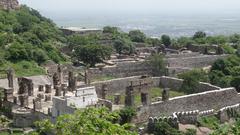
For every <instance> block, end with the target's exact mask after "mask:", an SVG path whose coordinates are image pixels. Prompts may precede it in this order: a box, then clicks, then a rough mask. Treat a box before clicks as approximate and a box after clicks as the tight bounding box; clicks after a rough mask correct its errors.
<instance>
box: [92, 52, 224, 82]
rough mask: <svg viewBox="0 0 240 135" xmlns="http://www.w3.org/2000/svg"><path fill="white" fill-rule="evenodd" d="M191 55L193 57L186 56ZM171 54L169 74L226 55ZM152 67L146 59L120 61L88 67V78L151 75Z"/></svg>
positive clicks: (210, 61) (204, 63) (211, 62)
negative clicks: (106, 65)
mask: <svg viewBox="0 0 240 135" xmlns="http://www.w3.org/2000/svg"><path fill="white" fill-rule="evenodd" d="M188 55H192V56H194V57H188ZM184 56H185V54H181V55H179V57H177V56H175V55H173V56H168V57H169V58H167V63H168V67H169V68H170V69H169V74H176V73H182V72H185V71H188V70H189V69H191V68H199V67H206V66H210V65H212V64H213V63H214V62H215V61H216V60H217V59H220V58H226V57H227V56H228V55H200V56H197V54H196V53H194V54H186V57H184ZM152 69H153V67H152V66H151V65H150V64H149V63H148V62H146V61H138V62H122V63H118V64H116V65H115V66H108V67H103V68H91V69H89V78H90V79H93V78H95V77H99V76H112V77H117V78H121V77H129V76H139V75H152V74H153V73H152Z"/></svg>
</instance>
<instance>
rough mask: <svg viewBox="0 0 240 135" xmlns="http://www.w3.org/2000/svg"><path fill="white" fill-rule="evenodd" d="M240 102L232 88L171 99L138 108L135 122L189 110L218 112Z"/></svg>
mask: <svg viewBox="0 0 240 135" xmlns="http://www.w3.org/2000/svg"><path fill="white" fill-rule="evenodd" d="M239 102H240V96H239V95H238V93H237V91H236V90H235V89H234V88H225V89H221V90H215V91H208V92H203V93H198V94H192V95H187V96H181V97H176V98H172V99H170V100H168V101H165V102H162V101H160V102H156V103H152V104H151V105H150V106H146V107H145V106H144V107H141V108H139V110H140V111H139V113H138V119H137V122H143V121H146V120H147V119H146V118H147V116H146V115H148V117H154V116H161V115H171V114H172V113H174V112H185V111H191V110H199V111H204V110H210V109H214V110H220V109H221V108H223V107H225V106H230V105H233V104H237V103H239Z"/></svg>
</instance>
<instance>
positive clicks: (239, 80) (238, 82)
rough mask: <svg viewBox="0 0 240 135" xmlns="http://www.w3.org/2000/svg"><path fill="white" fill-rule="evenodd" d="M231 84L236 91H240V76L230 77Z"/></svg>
mask: <svg viewBox="0 0 240 135" xmlns="http://www.w3.org/2000/svg"><path fill="white" fill-rule="evenodd" d="M231 86H232V87H235V88H236V90H237V91H238V92H239V91H240V76H237V77H234V78H233V79H232V81H231Z"/></svg>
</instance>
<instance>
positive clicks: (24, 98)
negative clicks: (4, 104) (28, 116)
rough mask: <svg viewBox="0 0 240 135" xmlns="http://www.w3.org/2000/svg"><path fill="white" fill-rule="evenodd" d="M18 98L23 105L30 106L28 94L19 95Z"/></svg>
mask: <svg viewBox="0 0 240 135" xmlns="http://www.w3.org/2000/svg"><path fill="white" fill-rule="evenodd" d="M18 99H19V102H20V106H21V107H27V106H28V95H19V96H18Z"/></svg>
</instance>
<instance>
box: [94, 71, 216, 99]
mask: <svg viewBox="0 0 240 135" xmlns="http://www.w3.org/2000/svg"><path fill="white" fill-rule="evenodd" d="M140 77H141V76H133V77H126V78H118V79H113V80H108V81H101V82H93V83H91V86H95V87H96V92H97V94H98V96H99V97H101V93H103V91H102V86H103V85H106V87H107V89H108V91H107V94H109V95H113V94H115V93H120V94H122V93H125V91H126V87H128V86H129V85H130V82H131V81H136V80H138V79H140ZM150 80H151V82H152V84H151V85H150V87H165V88H170V89H172V90H176V91H177V90H179V89H180V88H181V86H182V83H183V80H182V79H177V78H173V77H166V76H162V77H151V78H150ZM219 89H221V88H220V87H217V86H214V85H211V84H209V83H202V82H200V83H199V86H198V88H197V90H196V91H198V92H204V91H210V90H219Z"/></svg>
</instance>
